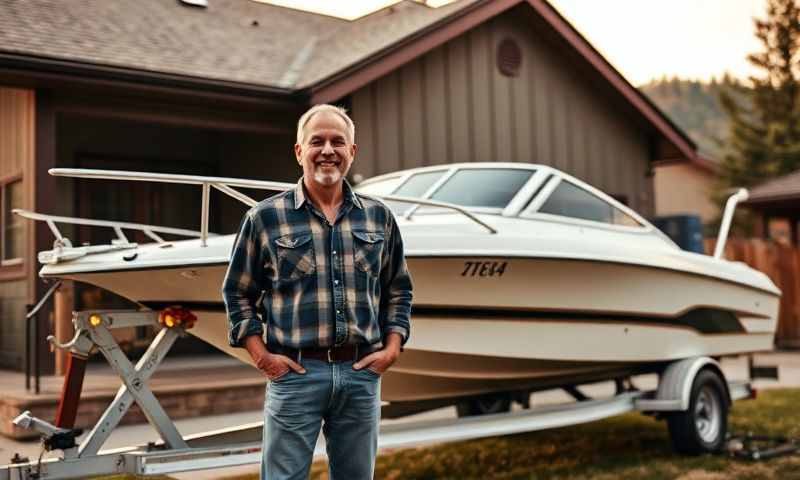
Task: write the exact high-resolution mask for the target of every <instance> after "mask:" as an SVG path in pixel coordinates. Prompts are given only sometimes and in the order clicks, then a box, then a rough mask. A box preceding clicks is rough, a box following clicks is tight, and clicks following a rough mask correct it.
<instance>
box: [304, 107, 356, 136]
mask: <svg viewBox="0 0 800 480" xmlns="http://www.w3.org/2000/svg"><path fill="white" fill-rule="evenodd" d="M320 112H329V113H333V114H336V115H339V117H341V119H342V120H344V123H345V124H346V125H347V136H348V137H350V138H348V140H350V143H355V140H356V126H355V124H354V123H353V120H352V119H351V118H350V117H349V116H348V115H347V110H345V109H344V108H342V107H337V106H336V105H329V104H327V103H321V104H319V105H314V106H313V107H311V108H309V109H308V110H307V111H306V113H304V114H303V115H302V116H301V117H300V120H298V121H297V143H298V145H302V144H303V139H304V137H305V133H306V132H305V129H306V125H307V124H308V122H309V121H310V120H311V117H313V116H314V115H315V114H317V113H320Z"/></svg>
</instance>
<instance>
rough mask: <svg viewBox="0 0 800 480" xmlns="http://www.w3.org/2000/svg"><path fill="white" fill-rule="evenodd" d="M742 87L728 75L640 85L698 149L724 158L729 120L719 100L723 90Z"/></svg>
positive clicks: (664, 79)
mask: <svg viewBox="0 0 800 480" xmlns="http://www.w3.org/2000/svg"><path fill="white" fill-rule="evenodd" d="M742 88H743V87H742V86H741V84H739V83H737V82H736V81H735V80H732V79H730V78H728V77H725V78H723V79H722V80H721V81H718V80H715V79H712V81H711V82H710V83H705V82H700V81H697V80H683V79H679V78H670V79H667V78H663V79H660V80H654V81H651V82H649V83H647V84H645V85H642V86H640V87H639V90H640V91H642V92H643V93H644V94H645V95H647V96H648V97H649V98H650V100H652V101H653V103H655V104H656V105H657V106H658V107H659V108H660V109H661V110H662V111H663V112H664V113H666V114H667V116H669V118H670V119H672V121H673V122H675V124H676V125H678V126H679V127H680V128H681V129H682V130H683V131H684V132H686V133H687V134H688V135H689V137H690V138H691V139H692V140H694V142H695V143H697V146H698V149H699V151H700V152H701V153H702V154H703V155H705V156H707V157H709V158H712V159H719V158H721V157H722V154H721V147H720V142H721V141H723V140H724V139H725V137H726V136H727V134H728V131H727V130H728V120H727V117H726V115H725V112H724V111H723V110H722V107H721V105H720V102H719V93H720V91H722V90H723V89H728V90H729V91H736V90H741V89H742Z"/></svg>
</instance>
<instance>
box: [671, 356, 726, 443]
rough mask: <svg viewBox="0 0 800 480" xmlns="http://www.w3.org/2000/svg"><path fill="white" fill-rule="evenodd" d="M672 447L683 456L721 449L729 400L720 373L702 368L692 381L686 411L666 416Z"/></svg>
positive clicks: (723, 441)
mask: <svg viewBox="0 0 800 480" xmlns="http://www.w3.org/2000/svg"><path fill="white" fill-rule="evenodd" d="M667 425H668V426H669V433H670V436H671V438H672V447H673V448H674V449H675V451H676V452H678V453H682V454H684V455H701V454H703V453H712V452H718V451H720V450H722V447H723V445H724V444H725V435H726V434H727V432H728V399H727V397H726V393H725V387H724V385H723V383H722V379H721V378H720V376H719V375H718V374H717V373H715V372H713V371H711V370H701V371H700V372H699V373H698V374H697V376H696V377H695V379H694V382H693V383H692V392H691V396H690V398H689V410H687V411H685V412H676V413H673V414H671V415H670V416H669V417H667Z"/></svg>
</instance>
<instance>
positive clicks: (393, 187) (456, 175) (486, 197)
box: [357, 168, 534, 214]
mask: <svg viewBox="0 0 800 480" xmlns="http://www.w3.org/2000/svg"><path fill="white" fill-rule="evenodd" d="M533 173H534V170H532V169H521V168H460V169H457V170H455V171H453V169H452V168H442V169H437V170H424V171H420V172H415V173H412V174H411V175H408V176H407V177H405V178H404V180H402V182H401V180H400V178H398V177H390V178H384V179H380V180H376V181H371V182H366V183H365V184H364V185H362V186H359V187H357V190H358V191H359V192H362V193H366V194H374V195H382V194H383V195H395V196H400V197H409V198H423V199H430V200H436V201H439V202H446V203H453V204H455V205H460V206H463V207H472V208H480V209H486V210H491V211H499V210H502V209H503V208H505V207H506V206H507V205H508V203H509V202H510V201H511V199H512V198H514V196H515V195H516V194H517V192H518V191H519V190H520V188H522V187H523V186H524V185H525V184H526V183H527V182H528V180H529V179H530V178H531V176H532V175H533ZM388 204H389V206H390V207H391V208H392V210H394V211H395V213H396V214H402V213H403V212H405V211H406V210H409V209H412V208H414V209H415V210H416V208H415V207H414V206H413V205H410V204H407V203H397V202H388ZM421 210H424V211H434V210H438V209H437V208H436V207H424V208H422V209H421Z"/></svg>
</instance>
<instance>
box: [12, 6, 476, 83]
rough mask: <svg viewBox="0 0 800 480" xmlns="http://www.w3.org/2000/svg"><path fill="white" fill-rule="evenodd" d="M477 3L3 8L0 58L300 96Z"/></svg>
mask: <svg viewBox="0 0 800 480" xmlns="http://www.w3.org/2000/svg"><path fill="white" fill-rule="evenodd" d="M475 1H478V0H459V1H457V2H454V3H453V4H450V5H447V6H444V7H440V8H436V9H434V8H430V7H427V6H425V5H421V4H419V3H417V2H413V1H410V0H406V1H405V2H401V3H400V4H397V5H395V6H393V7H388V8H385V9H383V10H380V11H378V12H376V13H373V14H371V15H367V16H365V17H361V18H359V19H357V20H354V21H347V20H342V19H338V18H334V17H330V16H325V15H319V14H315V13H311V12H304V11H300V10H293V9H289V8H285V7H280V6H276V5H270V4H266V3H262V2H256V1H253V0H210V1H209V2H208V3H209V6H208V8H196V7H188V6H186V5H182V4H181V3H180V2H178V1H177V0H136V1H130V0H84V1H64V0H4V1H2V2H0V52H6V53H12V54H21V55H28V56H35V57H47V58H55V59H61V60H70V61H75V62H80V63H89V64H99V65H106V66H115V67H122V68H130V69H134V70H144V71H150V72H160V73H168V74H177V75H185V76H190V77H198V78H208V79H215V80H225V81H233V82H241V83H247V84H253V85H260V86H270V87H281V88H287V89H297V88H304V87H306V86H309V85H313V84H314V83H315V82H318V81H320V80H323V79H325V78H327V77H328V76H331V75H333V74H335V73H336V72H339V71H341V70H343V69H345V68H347V67H348V66H350V65H352V64H353V63H356V62H359V61H361V60H363V59H365V58H368V57H369V56H370V55H372V54H374V53H376V52H378V51H381V50H383V49H385V48H387V47H388V46H390V45H392V44H394V43H396V42H398V41H400V40H402V39H403V38H404V37H406V36H408V35H411V34H413V33H415V32H418V31H419V30H421V29H424V28H425V27H427V26H430V25H432V24H433V23H435V22H437V21H439V20H441V19H443V18H445V17H446V16H448V15H450V14H452V13H454V12H456V11H458V10H460V9H461V8H464V7H465V6H467V5H470V4H472V3H474V2H475Z"/></svg>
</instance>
